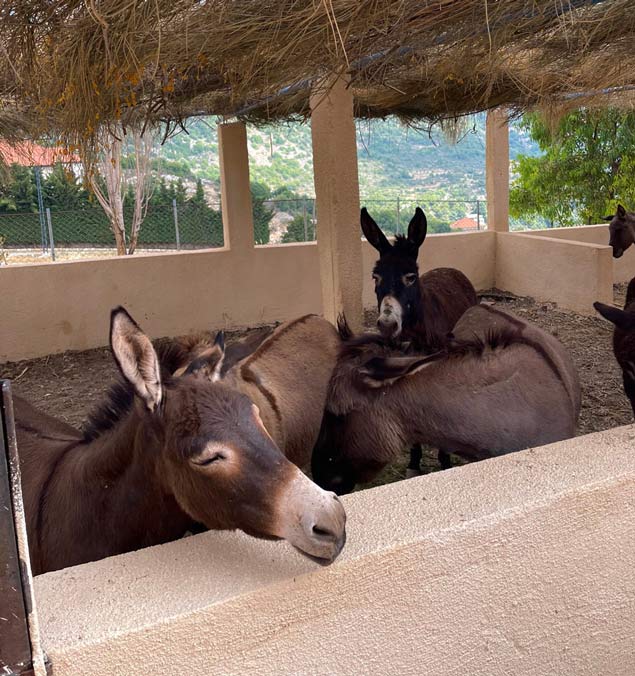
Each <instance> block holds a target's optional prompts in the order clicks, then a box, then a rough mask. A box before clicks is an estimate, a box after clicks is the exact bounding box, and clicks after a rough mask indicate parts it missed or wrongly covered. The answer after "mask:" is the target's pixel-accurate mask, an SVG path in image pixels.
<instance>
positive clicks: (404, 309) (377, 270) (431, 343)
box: [361, 207, 478, 352]
mask: <svg viewBox="0 0 635 676" xmlns="http://www.w3.org/2000/svg"><path fill="white" fill-rule="evenodd" d="M361 224H362V232H363V233H364V236H365V237H366V239H367V240H368V241H369V243H370V244H371V245H372V246H373V247H374V248H375V249H377V251H378V252H379V260H378V261H377V263H375V267H374V269H373V279H374V281H375V294H376V295H377V305H378V308H379V316H378V319H377V326H378V327H379V330H380V331H381V333H382V335H383V336H385V337H386V338H391V339H396V338H401V339H402V340H403V341H412V343H413V348H414V349H415V350H416V351H418V352H431V351H435V350H438V349H441V348H443V347H444V346H445V345H446V343H447V338H448V334H449V333H450V332H451V331H452V329H453V328H454V325H455V324H456V322H457V321H458V320H459V317H461V315H462V314H463V313H464V312H465V311H466V310H467V309H468V308H469V307H471V306H472V305H476V304H477V303H478V298H477V297H476V291H475V290H474V287H473V286H472V283H471V282H470V280H469V279H468V278H467V277H466V276H465V275H464V274H463V273H462V272H460V271H459V270H455V269H454V268H435V269H433V270H430V272H426V273H424V274H423V275H421V277H419V265H418V263H417V257H418V254H419V248H420V247H421V245H422V244H423V242H424V240H425V238H426V234H427V231H428V224H427V220H426V216H425V214H424V213H423V211H422V210H421V209H420V208H419V207H417V209H416V211H415V215H414V216H413V218H412V220H411V221H410V224H409V225H408V235H407V237H405V236H403V235H397V237H396V238H395V243H394V244H391V243H390V242H389V241H388V238H387V237H386V235H384V233H383V232H382V231H381V228H380V227H379V226H378V225H377V223H375V221H374V220H373V219H372V218H371V216H370V214H369V213H368V211H367V210H366V209H362V212H361Z"/></svg>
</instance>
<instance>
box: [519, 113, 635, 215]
mask: <svg viewBox="0 0 635 676" xmlns="http://www.w3.org/2000/svg"><path fill="white" fill-rule="evenodd" d="M522 127H523V128H524V129H525V130H527V131H528V132H529V134H530V136H531V138H532V139H533V140H534V141H536V142H537V143H538V146H539V147H540V149H541V150H542V151H543V154H542V155H540V156H539V157H530V156H524V155H520V156H519V157H518V158H517V161H516V163H515V165H514V170H515V173H516V179H515V181H514V183H513V185H512V188H511V191H510V214H511V215H512V216H513V217H524V218H527V217H529V218H540V217H544V218H547V219H548V220H549V221H551V223H552V224H554V225H560V226H567V225H573V224H575V223H580V222H582V223H599V222H601V220H602V217H603V216H605V215H607V214H613V213H615V208H616V206H617V203H618V202H624V203H625V204H627V205H632V204H634V203H635V113H632V112H631V113H626V112H622V111H618V110H614V109H609V110H602V111H596V110H579V111H576V112H574V113H570V114H569V115H567V116H566V117H564V118H563V119H562V120H561V121H560V123H559V124H558V126H557V128H556V129H555V130H553V131H552V130H551V129H550V128H549V127H548V126H547V125H546V124H545V122H544V121H543V120H542V119H541V118H540V117H539V116H538V115H536V114H531V115H526V116H525V117H524V119H523V123H522Z"/></svg>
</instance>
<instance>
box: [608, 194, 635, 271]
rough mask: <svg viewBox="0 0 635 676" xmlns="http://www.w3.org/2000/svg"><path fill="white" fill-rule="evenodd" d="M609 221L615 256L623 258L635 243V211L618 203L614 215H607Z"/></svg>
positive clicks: (611, 243) (610, 243)
mask: <svg viewBox="0 0 635 676" xmlns="http://www.w3.org/2000/svg"><path fill="white" fill-rule="evenodd" d="M604 220H605V221H609V223H610V225H609V246H610V247H611V248H612V249H613V258H621V257H622V255H623V254H624V252H625V251H626V249H628V247H629V246H631V244H635V213H633V212H631V211H626V209H625V208H624V207H623V206H622V205H621V204H618V205H617V209H616V210H615V215H614V216H605V217H604Z"/></svg>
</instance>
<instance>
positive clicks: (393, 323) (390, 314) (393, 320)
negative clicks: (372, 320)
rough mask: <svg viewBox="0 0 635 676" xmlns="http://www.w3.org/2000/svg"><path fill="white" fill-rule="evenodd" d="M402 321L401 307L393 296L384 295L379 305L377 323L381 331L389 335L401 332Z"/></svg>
mask: <svg viewBox="0 0 635 676" xmlns="http://www.w3.org/2000/svg"><path fill="white" fill-rule="evenodd" d="M402 322H403V308H402V307H401V303H400V302H399V301H398V300H397V299H396V298H395V297H394V296H385V297H384V298H383V299H382V301H381V305H380V306H379V318H378V319H377V325H378V326H379V329H380V331H381V332H382V333H384V334H386V335H389V336H390V337H394V336H398V335H399V334H400V333H401V328H402Z"/></svg>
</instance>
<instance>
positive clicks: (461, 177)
mask: <svg viewBox="0 0 635 676" xmlns="http://www.w3.org/2000/svg"><path fill="white" fill-rule="evenodd" d="M472 123H473V125H472V126H471V127H470V128H469V130H468V131H467V132H466V133H465V134H464V135H463V137H462V138H461V139H460V141H459V142H458V143H457V144H455V145H453V144H451V143H449V142H448V141H446V140H445V139H444V137H443V135H442V134H441V133H439V132H435V133H433V134H432V135H431V136H430V135H428V133H427V132H424V131H416V130H413V129H408V128H405V127H403V126H401V125H400V124H399V123H398V122H396V121H394V120H386V121H373V122H360V123H359V125H358V156H359V172H360V188H361V194H362V197H363V198H364V199H374V200H381V199H386V200H389V199H394V198H395V197H396V196H397V195H400V196H401V197H404V198H407V197H410V198H419V199H421V198H422V197H427V198H428V199H458V200H476V199H482V198H483V197H484V195H485V116H484V115H479V116H476V117H475V118H474V119H473V120H472ZM187 131H188V133H187V134H186V133H184V132H182V133H180V134H179V135H177V136H175V137H173V138H171V139H170V140H169V141H168V142H167V143H166V144H165V145H164V146H163V151H162V157H163V158H164V162H165V165H166V171H167V173H172V171H174V173H177V174H181V175H183V176H188V175H189V176H190V177H196V178H198V177H200V178H204V179H209V180H211V181H214V182H216V181H218V178H219V168H218V142H217V136H216V125H215V121H214V120H213V119H211V118H207V119H199V120H195V121H192V122H190V124H189V125H188V127H187ZM248 138H249V151H250V159H251V178H252V180H253V181H258V182H262V183H265V184H266V185H268V186H269V187H270V188H271V189H274V190H275V189H276V188H282V187H285V188H287V189H289V190H292V191H293V192H297V193H300V194H305V195H308V196H311V195H313V175H312V166H311V156H312V152H311V131H310V127H309V125H308V124H304V125H300V124H293V125H278V126H271V127H266V128H261V129H255V128H253V127H250V128H249V130H248ZM536 152H537V147H536V146H535V144H534V143H533V142H532V141H531V139H529V138H528V136H527V135H526V133H525V132H524V131H523V130H522V129H519V127H518V126H517V125H512V127H511V130H510V156H511V157H512V159H513V158H514V157H515V156H516V155H517V154H519V153H524V154H534V153H536Z"/></svg>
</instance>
